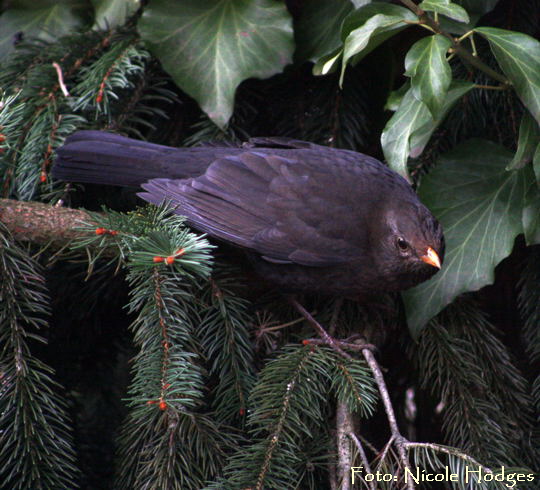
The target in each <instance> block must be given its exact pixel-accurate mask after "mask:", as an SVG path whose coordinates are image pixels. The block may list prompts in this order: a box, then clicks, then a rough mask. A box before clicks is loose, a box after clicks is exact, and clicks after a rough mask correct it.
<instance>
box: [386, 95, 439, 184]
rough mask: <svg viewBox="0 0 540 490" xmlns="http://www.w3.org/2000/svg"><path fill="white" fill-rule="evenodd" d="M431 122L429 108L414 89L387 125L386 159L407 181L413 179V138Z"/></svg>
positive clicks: (404, 97) (404, 98)
mask: <svg viewBox="0 0 540 490" xmlns="http://www.w3.org/2000/svg"><path fill="white" fill-rule="evenodd" d="M429 121H431V116H430V114H429V110H428V108H427V106H426V105H425V104H424V103H423V102H422V101H420V100H418V99H417V98H416V97H415V96H414V94H413V89H412V87H411V88H410V89H409V90H407V93H406V94H405V95H404V96H403V98H402V99H401V103H400V104H399V107H398V109H397V111H396V112H395V113H394V115H393V116H392V117H391V118H390V120H389V121H388V122H387V123H386V127H385V128H384V130H383V133H382V135H381V145H382V149H383V153H384V158H385V159H386V161H387V162H388V165H389V166H390V168H391V169H392V170H394V171H396V172H397V173H398V174H400V175H401V176H402V177H404V178H405V179H407V180H408V181H409V182H410V181H411V178H410V176H409V171H408V169H407V160H408V158H409V153H410V140H411V136H412V134H413V133H414V131H416V130H417V129H418V128H419V127H421V126H423V125H424V124H426V123H428V122H429Z"/></svg>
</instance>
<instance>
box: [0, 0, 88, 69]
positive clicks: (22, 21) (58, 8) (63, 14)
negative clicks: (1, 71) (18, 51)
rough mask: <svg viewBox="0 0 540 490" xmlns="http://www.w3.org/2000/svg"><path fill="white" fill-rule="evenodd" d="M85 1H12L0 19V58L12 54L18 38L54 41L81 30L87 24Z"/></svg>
mask: <svg viewBox="0 0 540 490" xmlns="http://www.w3.org/2000/svg"><path fill="white" fill-rule="evenodd" d="M86 7H87V5H86V2H85V1H84V0H59V1H57V0H54V1H53V0H41V1H39V2H31V1H29V0H13V1H12V2H9V9H8V10H6V11H5V12H4V13H3V14H2V15H1V16H0V33H1V34H0V59H1V58H3V57H4V56H6V55H7V54H9V53H10V52H11V51H12V49H13V46H14V40H15V36H16V35H17V34H19V33H20V34H22V35H23V36H24V37H25V38H29V37H36V38H39V39H42V40H44V41H53V40H54V39H56V38H57V37H60V36H63V35H65V34H68V33H69V32H71V31H72V30H75V29H76V28H78V27H81V26H82V25H83V24H84V21H85V17H84V16H85V12H86Z"/></svg>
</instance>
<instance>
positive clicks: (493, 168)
mask: <svg viewBox="0 0 540 490" xmlns="http://www.w3.org/2000/svg"><path fill="white" fill-rule="evenodd" d="M512 156H513V155H512V153H510V152H509V151H508V150H506V149H505V148H503V147H501V146H499V145H496V144H494V143H492V142H489V141H485V140H479V139H475V140H470V141H467V142H465V143H463V144H461V145H459V146H458V147H457V148H455V149H454V150H453V151H451V152H450V153H448V154H446V155H445V156H443V157H441V159H440V161H439V162H438V165H437V167H436V168H435V169H434V170H433V171H432V172H430V173H429V174H428V175H427V176H426V177H424V179H423V180H422V183H421V186H420V190H419V196H420V199H421V200H422V202H423V203H424V204H425V205H426V206H428V207H429V208H430V209H431V211H432V212H433V214H434V215H435V216H436V217H437V218H438V219H439V221H440V222H441V224H442V226H443V229H444V234H445V239H446V257H445V261H444V264H443V267H442V270H441V271H440V272H439V273H438V274H437V275H435V276H434V277H433V279H431V280H429V281H427V282H425V283H423V284H421V285H419V286H417V287H415V288H413V289H411V290H410V291H405V292H404V293H403V298H404V301H405V308H406V312H407V321H408V324H409V329H410V330H411V334H412V335H413V336H414V337H417V336H418V335H419V333H420V331H421V330H422V328H423V327H424V325H425V324H426V323H427V322H428V321H429V320H430V319H431V318H432V317H433V316H435V315H436V314H437V313H438V312H439V311H441V310H442V309H443V308H444V307H445V306H446V305H447V304H449V303H451V302H452V301H453V300H454V298H456V296H458V295H459V294H461V293H465V292H467V291H476V290H478V289H480V288H481V287H483V286H485V285H487V284H490V283H492V282H493V279H494V270H495V266H496V265H497V264H498V263H499V262H500V261H501V260H502V259H504V258H505V257H507V256H508V255H509V254H510V252H511V251H512V247H513V245H514V240H515V238H516V236H517V235H519V234H520V233H523V225H522V212H523V206H524V203H525V194H526V191H527V179H526V175H525V170H526V169H523V170H520V171H515V172H507V171H506V170H505V169H506V166H507V165H508V163H509V162H510V160H511V159H512Z"/></svg>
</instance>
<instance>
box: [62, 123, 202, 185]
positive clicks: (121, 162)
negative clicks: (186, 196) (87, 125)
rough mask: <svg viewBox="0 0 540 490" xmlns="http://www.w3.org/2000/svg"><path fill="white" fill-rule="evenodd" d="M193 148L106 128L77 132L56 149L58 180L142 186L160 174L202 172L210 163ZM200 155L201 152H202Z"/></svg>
mask: <svg viewBox="0 0 540 490" xmlns="http://www.w3.org/2000/svg"><path fill="white" fill-rule="evenodd" d="M190 150H195V149H179V148H171V147H167V146H161V145H156V144H154V143H147V142H145V141H138V140H134V139H131V138H126V137H124V136H120V135H117V134H113V133H107V132H104V131H77V132H76V133H74V134H73V135H71V136H69V137H68V138H67V139H66V142H65V144H64V146H62V147H61V148H59V149H58V150H57V151H56V155H57V156H56V162H55V165H54V167H53V170H52V175H53V177H54V178H55V179H58V180H64V181H68V182H83V183H90V184H108V185H118V186H123V187H139V186H140V185H141V184H142V183H144V182H146V181H148V180H150V179H153V178H159V177H169V178H180V179H182V178H187V177H194V176H196V175H200V174H201V173H203V172H204V170H205V168H206V166H207V165H208V163H209V162H208V163H206V162H204V160H205V159H204V158H203V159H202V161H201V158H196V157H197V155H195V154H193V153H194V152H192V151H190ZM199 156H200V155H199Z"/></svg>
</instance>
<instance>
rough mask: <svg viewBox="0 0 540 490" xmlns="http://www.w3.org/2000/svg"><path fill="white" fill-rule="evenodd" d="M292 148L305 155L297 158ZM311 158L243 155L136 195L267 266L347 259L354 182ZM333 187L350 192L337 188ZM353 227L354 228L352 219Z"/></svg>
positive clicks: (352, 244) (357, 247)
mask: <svg viewBox="0 0 540 490" xmlns="http://www.w3.org/2000/svg"><path fill="white" fill-rule="evenodd" d="M298 151H300V152H308V153H309V154H306V153H304V154H303V156H302V158H301V159H300V158H299V157H298ZM317 155H318V153H317V152H316V151H310V150H308V149H306V150H296V151H292V152H291V151H289V152H285V153H284V152H281V154H280V153H279V152H276V153H272V152H271V151H268V150H266V151H257V150H256V149H254V150H251V151H245V152H242V153H239V154H236V155H233V156H228V157H225V158H220V159H216V160H215V161H214V162H213V163H212V164H211V165H210V166H209V167H208V168H207V170H206V172H205V174H204V175H202V176H200V177H197V178H193V179H184V180H178V179H152V180H150V181H149V182H147V183H146V184H143V186H142V187H143V189H144V190H145V192H143V193H141V194H139V195H140V196H141V197H142V198H143V199H145V200H146V201H149V202H152V203H155V204H160V203H161V202H164V201H169V202H170V203H171V205H172V206H175V207H176V212H177V213H178V214H182V215H184V216H186V217H187V218H188V221H189V222H190V223H191V224H192V225H193V226H194V227H195V228H197V229H199V230H201V231H203V232H206V233H208V234H209V235H210V236H213V237H215V238H219V239H222V240H225V241H227V242H232V243H234V244H236V245H239V246H241V247H245V248H248V249H252V250H254V251H256V252H258V253H259V254H261V256H263V258H265V259H266V260H268V261H270V262H276V263H296V264H302V265H309V266H327V265H332V264H339V263H343V262H348V261H351V260H353V259H354V258H355V257H358V256H359V255H360V254H361V251H362V249H363V243H361V242H362V236H363V235H362V233H361V232H360V235H359V237H360V238H358V230H357V231H356V235H357V237H356V238H355V239H353V240H351V237H350V235H351V232H350V230H349V228H350V226H347V224H349V225H350V224H351V222H350V216H351V212H352V211H354V210H351V209H350V203H349V202H348V201H347V198H346V196H347V195H349V196H350V194H351V192H352V191H354V182H352V180H353V179H350V178H343V176H340V175H333V174H332V172H333V171H337V172H338V173H339V172H343V171H346V168H345V170H344V168H341V167H340V168H338V167H336V168H334V169H333V167H332V165H331V164H330V162H322V164H321V162H318V163H319V164H314V163H313V162H314V161H315V160H316V159H317V158H318V156H317ZM319 155H320V154H319ZM306 157H307V158H306ZM325 163H326V166H325V165H324V164H325ZM336 169H337V170H336ZM349 177H352V176H349ZM336 183H337V184H336ZM339 183H341V185H342V187H343V185H345V183H346V184H347V185H349V186H350V187H349V188H347V189H345V188H339ZM353 226H362V223H354V219H353Z"/></svg>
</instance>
